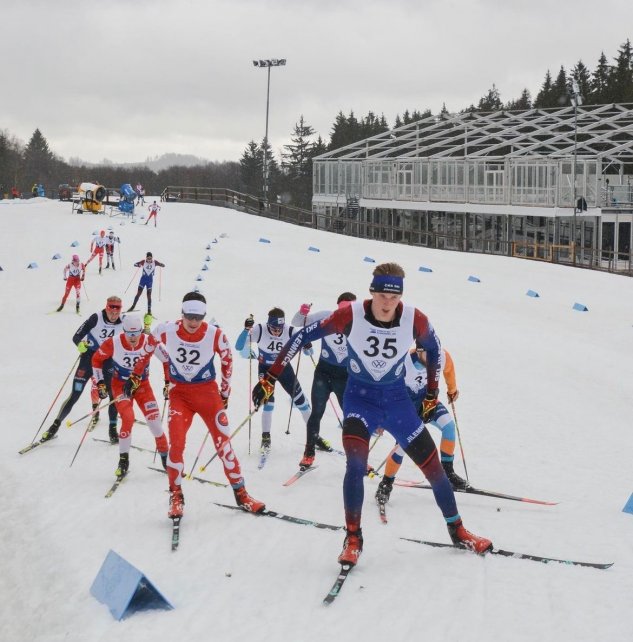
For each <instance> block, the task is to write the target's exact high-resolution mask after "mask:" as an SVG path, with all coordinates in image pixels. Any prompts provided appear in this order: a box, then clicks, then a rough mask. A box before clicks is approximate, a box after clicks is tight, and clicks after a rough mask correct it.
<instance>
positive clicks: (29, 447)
mask: <svg viewBox="0 0 633 642" xmlns="http://www.w3.org/2000/svg"><path fill="white" fill-rule="evenodd" d="M53 439H57V435H53V436H52V437H51V438H50V439H47V440H46V441H42V440H41V439H39V440H38V441H34V442H33V443H32V444H29V445H28V446H25V447H24V448H22V450H18V453H19V454H20V455H24V454H26V453H28V452H31V450H33V448H37V447H38V446H41V445H42V444H45V443H46V442H47V441H52V440H53Z"/></svg>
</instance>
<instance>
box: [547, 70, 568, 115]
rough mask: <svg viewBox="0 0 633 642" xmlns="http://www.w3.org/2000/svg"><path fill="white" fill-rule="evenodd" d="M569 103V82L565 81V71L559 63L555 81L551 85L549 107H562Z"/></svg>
mask: <svg viewBox="0 0 633 642" xmlns="http://www.w3.org/2000/svg"><path fill="white" fill-rule="evenodd" d="M568 104H569V83H568V81H567V72H566V71H565V67H563V66H562V65H561V68H560V71H559V72H558V76H556V82H555V83H554V86H553V87H552V104H551V105H550V107H562V106H564V105H568Z"/></svg>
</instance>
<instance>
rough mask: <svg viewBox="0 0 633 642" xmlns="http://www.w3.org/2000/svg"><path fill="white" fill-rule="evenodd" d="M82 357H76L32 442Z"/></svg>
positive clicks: (33, 440) (32, 441)
mask: <svg viewBox="0 0 633 642" xmlns="http://www.w3.org/2000/svg"><path fill="white" fill-rule="evenodd" d="M80 358H81V355H79V356H78V357H77V358H76V359H75V361H74V363H73V365H72V368H71V369H70V371H69V372H68V374H67V375H66V378H65V379H64V382H63V383H62V385H61V387H60V389H59V391H58V392H57V394H56V395H55V399H53V403H51V405H50V406H49V408H48V410H47V412H46V414H45V415H44V419H42V423H41V424H40V427H39V428H38V429H37V432H36V433H35V437H33V439H32V440H31V443H34V442H35V440H36V439H37V436H38V435H39V434H40V430H42V426H43V425H44V422H45V421H46V419H47V417H48V415H50V414H51V410H52V409H53V406H54V405H55V402H56V401H57V399H58V398H59V395H60V394H61V393H62V390H63V389H64V386H65V385H66V382H67V381H68V379H69V377H70V375H71V374H72V373H73V370H74V369H75V368H76V366H77V363H78V361H79V359H80Z"/></svg>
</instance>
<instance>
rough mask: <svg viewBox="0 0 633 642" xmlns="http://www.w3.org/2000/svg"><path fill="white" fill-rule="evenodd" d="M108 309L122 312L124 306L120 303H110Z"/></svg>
mask: <svg viewBox="0 0 633 642" xmlns="http://www.w3.org/2000/svg"><path fill="white" fill-rule="evenodd" d="M106 307H107V308H108V310H120V309H121V307H122V306H121V304H120V303H108V305H107V306H106Z"/></svg>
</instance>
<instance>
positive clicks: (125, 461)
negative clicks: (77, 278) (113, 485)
mask: <svg viewBox="0 0 633 642" xmlns="http://www.w3.org/2000/svg"><path fill="white" fill-rule="evenodd" d="M129 467H130V455H129V453H121V454H120V455H119V467H118V468H117V469H116V471H115V472H114V474H115V476H116V477H125V475H127V471H128V469H129Z"/></svg>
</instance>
